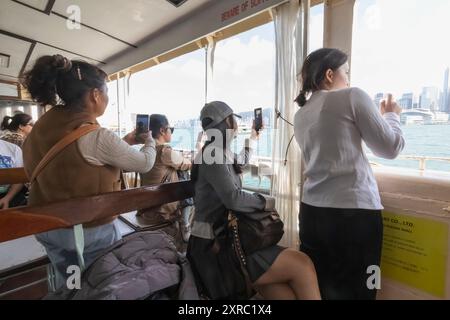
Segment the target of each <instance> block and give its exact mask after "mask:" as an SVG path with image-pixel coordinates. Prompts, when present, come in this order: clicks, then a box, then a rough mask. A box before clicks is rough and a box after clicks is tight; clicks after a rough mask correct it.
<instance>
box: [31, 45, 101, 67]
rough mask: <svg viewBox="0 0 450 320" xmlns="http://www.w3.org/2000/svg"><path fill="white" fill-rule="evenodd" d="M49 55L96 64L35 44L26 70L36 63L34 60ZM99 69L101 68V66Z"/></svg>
mask: <svg viewBox="0 0 450 320" xmlns="http://www.w3.org/2000/svg"><path fill="white" fill-rule="evenodd" d="M49 54H50V55H54V54H60V55H62V56H64V57H66V58H67V59H70V60H83V61H86V62H89V63H92V64H97V63H96V62H95V61H93V60H89V59H86V58H83V57H80V56H77V55H74V54H70V53H67V52H64V51H62V50H57V49H53V48H49V47H47V46H45V45H42V44H37V45H36V47H35V48H34V50H33V53H32V55H31V57H30V60H29V61H28V65H27V66H26V70H29V69H31V68H32V67H33V65H34V63H35V62H36V60H37V59H38V58H39V57H41V56H44V55H49ZM99 67H101V65H100V66H99Z"/></svg>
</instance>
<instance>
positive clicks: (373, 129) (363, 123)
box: [350, 88, 405, 159]
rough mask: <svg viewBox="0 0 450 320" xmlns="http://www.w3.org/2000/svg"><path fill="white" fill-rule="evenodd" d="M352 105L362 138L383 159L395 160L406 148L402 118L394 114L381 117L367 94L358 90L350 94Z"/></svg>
mask: <svg viewBox="0 0 450 320" xmlns="http://www.w3.org/2000/svg"><path fill="white" fill-rule="evenodd" d="M350 105H351V108H352V111H353V114H354V117H355V123H356V126H357V127H358V129H359V131H360V133H361V137H362V139H363V140H364V142H365V143H366V145H367V146H368V147H369V149H370V150H372V152H373V153H374V154H375V155H376V156H378V157H381V158H385V159H395V158H396V157H397V156H398V155H399V154H400V152H402V150H403V148H404V146H405V140H404V138H403V133H402V130H401V128H400V117H399V116H398V115H397V114H396V113H393V112H388V113H385V114H384V116H382V115H381V113H380V111H379V110H378V109H377V107H376V106H375V103H374V102H373V101H372V99H371V98H370V97H369V95H368V94H367V93H365V92H364V91H363V90H361V89H358V88H353V89H352V90H351V92H350Z"/></svg>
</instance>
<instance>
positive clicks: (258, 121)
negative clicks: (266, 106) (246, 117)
mask: <svg viewBox="0 0 450 320" xmlns="http://www.w3.org/2000/svg"><path fill="white" fill-rule="evenodd" d="M262 127H263V118H262V108H256V109H255V130H256V132H258V133H259V131H260V130H261V129H262Z"/></svg>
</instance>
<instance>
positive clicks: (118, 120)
mask: <svg viewBox="0 0 450 320" xmlns="http://www.w3.org/2000/svg"><path fill="white" fill-rule="evenodd" d="M119 79H120V73H118V74H117V80H116V89H117V90H116V98H117V130H118V133H117V134H118V135H119V137H120V94H119V89H120V87H119Z"/></svg>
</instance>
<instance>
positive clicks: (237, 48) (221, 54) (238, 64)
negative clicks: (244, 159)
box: [213, 23, 275, 190]
mask: <svg viewBox="0 0 450 320" xmlns="http://www.w3.org/2000/svg"><path fill="white" fill-rule="evenodd" d="M213 92H214V99H215V100H222V101H224V102H226V103H228V104H229V105H230V107H231V108H233V110H234V111H235V112H236V113H238V114H240V115H242V120H241V121H240V123H239V126H240V130H239V134H238V137H237V139H236V142H235V144H234V146H233V147H234V151H237V152H239V150H241V148H242V146H243V144H244V140H245V138H247V137H249V136H250V131H251V127H252V121H253V117H254V115H253V113H254V109H255V108H262V109H263V121H264V125H265V130H264V131H263V133H262V136H261V138H260V141H259V143H258V150H257V154H255V156H258V157H259V158H260V159H261V161H268V160H270V159H271V155H272V148H271V146H272V128H271V125H272V122H273V121H272V117H273V109H274V102H275V96H274V95H275V31H274V25H273V23H268V24H265V25H263V26H260V27H257V28H254V29H252V30H249V31H247V32H244V33H241V34H238V35H236V36H234V37H231V38H229V39H225V40H223V41H220V42H218V43H217V45H216V52H215V61H214V80H213ZM256 159H257V158H256ZM256 162H257V163H258V162H259V160H256ZM269 163H270V162H269ZM244 187H246V188H252V189H265V190H267V189H269V188H270V180H269V178H267V177H261V181H260V180H259V177H257V176H255V175H254V176H253V177H252V175H251V174H250V173H247V174H245V175H244Z"/></svg>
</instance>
